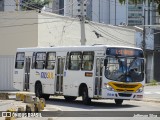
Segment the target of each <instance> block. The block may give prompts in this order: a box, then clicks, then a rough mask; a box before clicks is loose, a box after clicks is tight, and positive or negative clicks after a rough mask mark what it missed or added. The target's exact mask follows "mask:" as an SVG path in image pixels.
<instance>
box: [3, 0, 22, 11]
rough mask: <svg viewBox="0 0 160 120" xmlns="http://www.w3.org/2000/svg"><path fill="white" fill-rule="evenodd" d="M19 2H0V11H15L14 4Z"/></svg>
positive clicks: (15, 0) (13, 0)
mask: <svg viewBox="0 0 160 120" xmlns="http://www.w3.org/2000/svg"><path fill="white" fill-rule="evenodd" d="M18 1H19V0H0V11H16V10H17V9H18V6H16V2H18Z"/></svg>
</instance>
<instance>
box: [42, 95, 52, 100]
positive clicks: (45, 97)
mask: <svg viewBox="0 0 160 120" xmlns="http://www.w3.org/2000/svg"><path fill="white" fill-rule="evenodd" d="M49 97H50V95H49V94H43V96H42V98H44V99H45V100H49Z"/></svg>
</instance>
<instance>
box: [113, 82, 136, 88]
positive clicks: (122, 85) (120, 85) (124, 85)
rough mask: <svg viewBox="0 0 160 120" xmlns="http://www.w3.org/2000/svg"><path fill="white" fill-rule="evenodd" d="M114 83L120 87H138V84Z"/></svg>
mask: <svg viewBox="0 0 160 120" xmlns="http://www.w3.org/2000/svg"><path fill="white" fill-rule="evenodd" d="M114 85H115V86H116V87H118V88H135V87H137V86H138V85H129V84H128V85H127V84H117V83H114Z"/></svg>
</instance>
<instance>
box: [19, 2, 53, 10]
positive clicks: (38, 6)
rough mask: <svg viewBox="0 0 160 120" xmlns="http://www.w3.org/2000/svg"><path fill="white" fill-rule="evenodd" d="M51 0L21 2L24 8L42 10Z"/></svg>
mask: <svg viewBox="0 0 160 120" xmlns="http://www.w3.org/2000/svg"><path fill="white" fill-rule="evenodd" d="M49 2H50V0H22V3H21V4H20V5H21V7H22V9H23V10H35V9H38V10H41V9H42V8H43V7H44V6H45V5H46V4H49Z"/></svg>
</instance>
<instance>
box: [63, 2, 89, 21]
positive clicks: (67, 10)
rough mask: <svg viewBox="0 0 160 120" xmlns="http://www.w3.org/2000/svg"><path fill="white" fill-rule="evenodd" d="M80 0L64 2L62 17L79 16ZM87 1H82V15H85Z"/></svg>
mask: <svg viewBox="0 0 160 120" xmlns="http://www.w3.org/2000/svg"><path fill="white" fill-rule="evenodd" d="M80 3H81V0H65V1H64V16H69V17H74V18H76V17H77V16H79V15H81V4H80ZM86 6H87V1H85V0H84V15H86Z"/></svg>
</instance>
